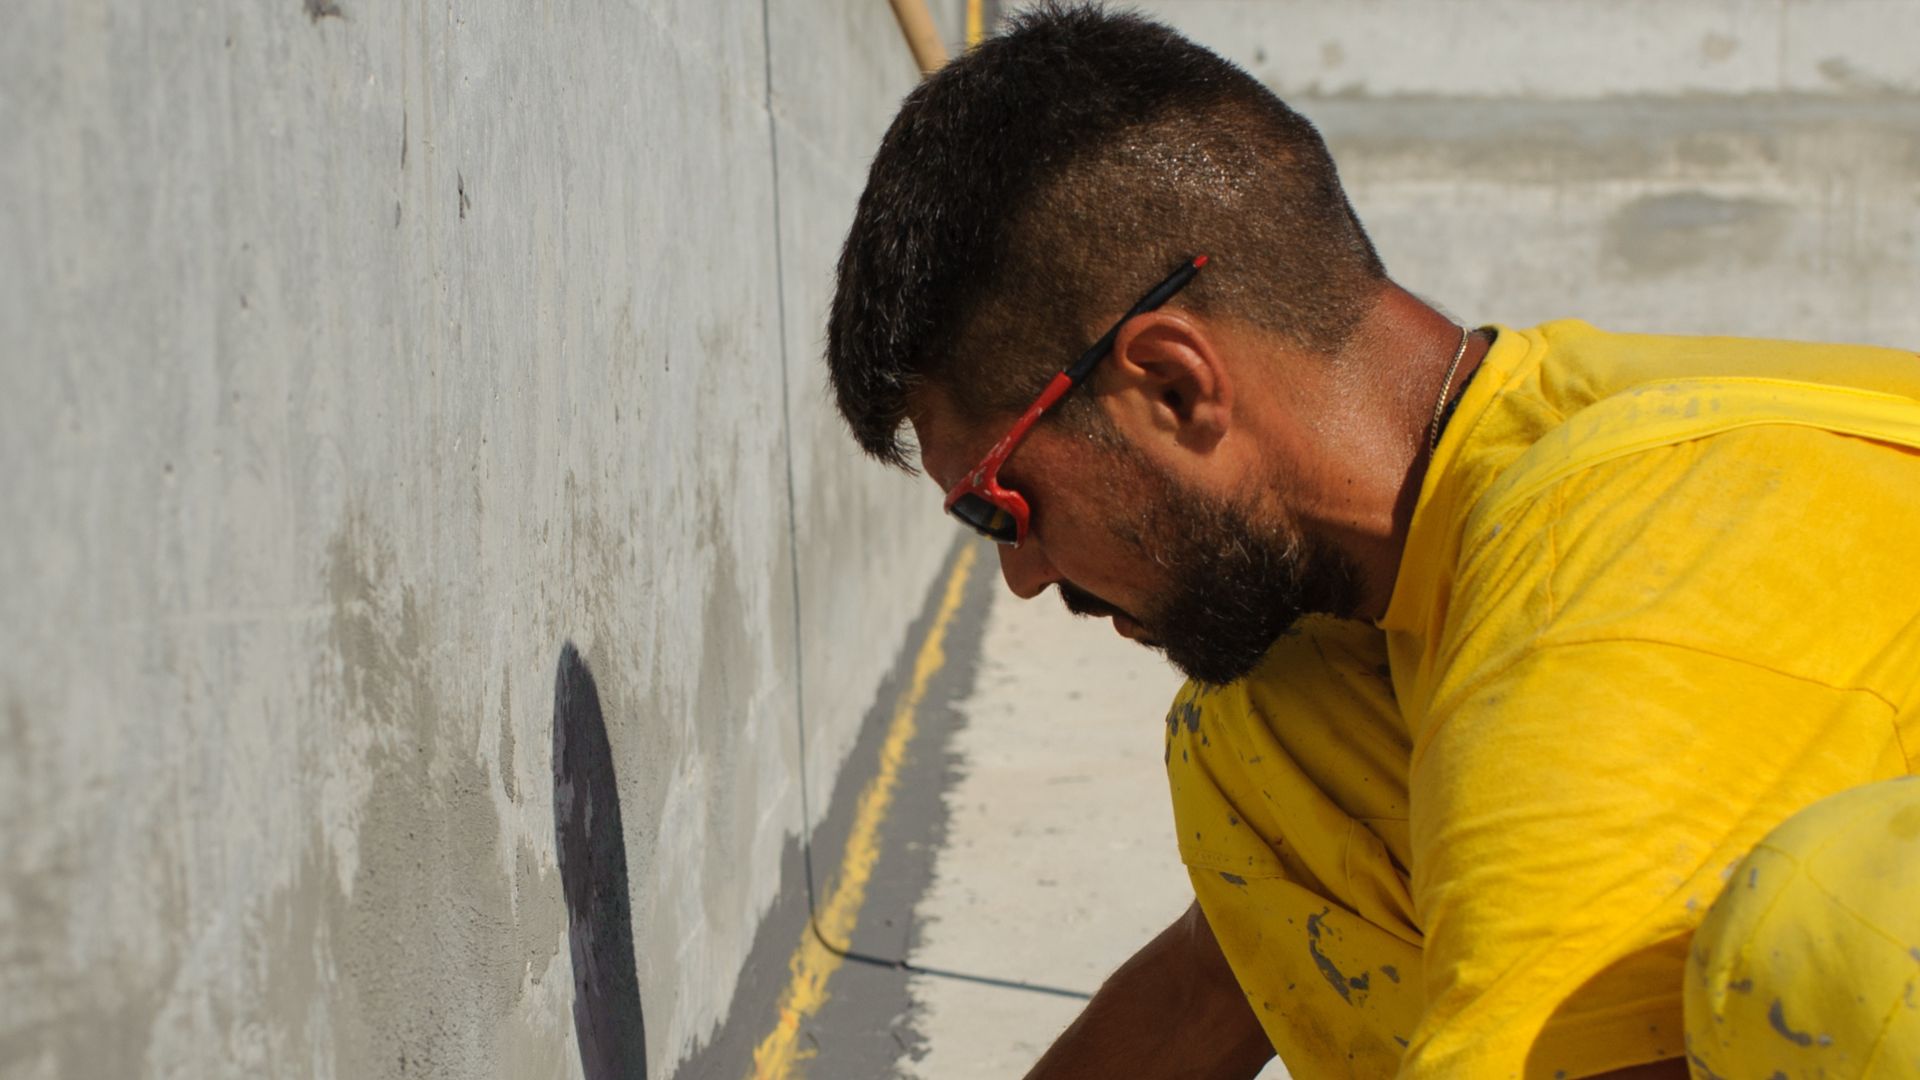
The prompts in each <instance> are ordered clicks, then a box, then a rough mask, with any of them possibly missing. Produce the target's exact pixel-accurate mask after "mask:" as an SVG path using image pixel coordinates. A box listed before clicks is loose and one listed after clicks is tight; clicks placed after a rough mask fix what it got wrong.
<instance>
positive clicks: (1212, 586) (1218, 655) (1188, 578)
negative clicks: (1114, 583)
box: [1114, 459, 1360, 686]
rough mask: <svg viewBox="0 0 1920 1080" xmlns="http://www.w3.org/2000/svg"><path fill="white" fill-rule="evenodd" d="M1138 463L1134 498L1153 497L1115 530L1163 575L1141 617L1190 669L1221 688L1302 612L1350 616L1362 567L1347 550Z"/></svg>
mask: <svg viewBox="0 0 1920 1080" xmlns="http://www.w3.org/2000/svg"><path fill="white" fill-rule="evenodd" d="M1136 462H1137V464H1138V465H1139V466H1140V468H1139V469H1137V470H1134V471H1137V472H1139V473H1148V474H1149V475H1146V476H1141V477H1140V479H1141V480H1142V481H1143V483H1142V484H1141V486H1140V487H1139V488H1136V490H1135V492H1134V496H1135V498H1138V497H1139V496H1140V495H1142V494H1145V495H1147V505H1146V506H1145V508H1144V510H1143V511H1142V513H1141V514H1140V515H1139V516H1138V519H1137V520H1135V521H1130V522H1125V523H1122V524H1120V525H1118V526H1116V527H1115V530H1114V532H1115V534H1116V535H1117V536H1118V537H1119V538H1120V539H1121V540H1122V541H1124V542H1126V543H1128V544H1131V545H1132V546H1133V547H1134V548H1135V549H1136V550H1138V551H1139V552H1140V554H1142V555H1144V556H1145V557H1147V558H1148V559H1151V560H1152V561H1153V562H1154V563H1155V564H1156V565H1158V566H1159V567H1160V569H1161V572H1162V573H1163V574H1164V575H1165V577H1166V585H1165V591H1164V592H1163V593H1162V594H1161V595H1159V596H1157V597H1155V598H1153V600H1152V602H1151V605H1150V606H1149V607H1147V608H1146V609H1145V610H1143V611H1140V612H1138V613H1136V618H1137V619H1138V621H1139V623H1140V625H1141V627H1142V628H1143V629H1144V630H1145V631H1146V633H1147V634H1148V636H1149V637H1150V638H1151V639H1152V640H1151V641H1150V644H1151V645H1152V646H1153V647H1155V648H1157V649H1159V650H1160V651H1161V652H1163V653H1165V654H1166V657H1167V659H1168V660H1169V661H1171V662H1172V663H1173V666H1174V667H1176V668H1179V669H1180V671H1181V672H1183V673H1184V674H1186V675H1187V677H1189V678H1192V679H1197V680H1199V681H1200V682H1203V683H1212V684H1214V685H1216V686H1224V685H1225V684H1227V683H1230V682H1233V681H1235V680H1236V679H1240V678H1242V677H1244V676H1245V675H1246V674H1247V673H1249V672H1251V671H1252V670H1253V669H1254V667H1255V666H1257V665H1258V664H1259V663H1260V658H1261V657H1263V656H1265V655H1266V653H1267V650H1268V649H1270V648H1272V646H1273V643H1274V642H1275V641H1278V640H1279V639H1280V637H1281V636H1282V635H1284V634H1287V633H1290V632H1291V631H1292V630H1293V629H1294V624H1295V623H1297V622H1299V620H1300V617H1301V616H1303V615H1308V614H1326V615H1334V616H1338V617H1341V618H1351V617H1352V616H1353V614H1354V612H1355V611H1357V610H1358V609H1359V606H1360V576H1359V570H1358V567H1356V566H1355V565H1354V564H1353V561H1352V560H1351V559H1349V558H1348V557H1347V555H1346V553H1345V552H1342V551H1340V550H1338V549H1336V548H1333V547H1331V546H1330V545H1325V544H1319V543H1315V542H1314V541H1313V540H1312V539H1311V538H1309V537H1307V536H1306V535H1304V534H1303V533H1301V532H1300V531H1299V530H1298V529H1297V528H1295V527H1293V526H1292V525H1291V524H1290V523H1284V522H1283V523H1274V524H1268V523H1264V522H1261V521H1260V516H1259V515H1258V514H1257V513H1256V512H1255V510H1254V508H1253V507H1251V506H1249V505H1247V503H1245V502H1242V501H1237V500H1231V499H1215V498H1212V497H1210V496H1207V495H1205V494H1203V493H1201V492H1197V491H1191V490H1187V489H1185V488H1183V487H1182V486H1181V485H1179V484H1178V483H1177V482H1176V481H1175V480H1174V479H1173V478H1172V477H1168V476H1164V475H1152V474H1151V473H1150V469H1151V467H1150V466H1148V465H1147V463H1146V462H1145V461H1144V460H1139V459H1136Z"/></svg>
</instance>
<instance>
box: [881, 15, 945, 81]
mask: <svg viewBox="0 0 1920 1080" xmlns="http://www.w3.org/2000/svg"><path fill="white" fill-rule="evenodd" d="M888 2H889V3H891V4H892V5H893V14H894V17H895V18H897V19H899V20H900V32H901V33H902V34H905V35H906V36H907V48H909V49H912V50H913V61H914V63H916V64H919V65H920V74H922V75H931V74H933V73H934V72H936V71H938V70H940V69H941V68H942V67H945V66H946V63H947V46H946V43H945V42H943V41H941V40H940V31H939V30H938V29H937V28H936V27H935V26H934V25H933V14H932V13H931V12H929V11H928V10H927V0H888Z"/></svg>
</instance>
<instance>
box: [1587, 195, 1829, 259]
mask: <svg viewBox="0 0 1920 1080" xmlns="http://www.w3.org/2000/svg"><path fill="white" fill-rule="evenodd" d="M1792 216H1793V211H1792V208H1791V207H1789V206H1787V205H1786V204H1785V203H1781V202H1778V201H1775V200H1772V199H1761V198H1754V197H1751V196H1742V197H1729V196H1723V195H1714V194H1711V193H1709V192H1705V191H1676V192H1669V193H1665V194H1660V195H1645V196H1642V197H1640V198H1638V199H1635V200H1633V201H1632V202H1630V203H1628V204H1626V205H1625V206H1623V207H1621V208H1620V209H1619V210H1618V211H1616V212H1615V213H1614V215H1613V217H1612V219H1611V220H1610V221H1608V223H1607V236H1606V253H1607V256H1608V258H1609V259H1610V260H1611V261H1612V262H1613V263H1614V264H1616V265H1617V266H1619V267H1621V268H1623V269H1625V270H1626V271H1627V272H1628V273H1629V274H1671V273H1675V272H1677V271H1682V270H1689V269H1693V268H1695V267H1699V266H1703V265H1708V264H1727V263H1745V264H1755V263H1762V262H1765V261H1767V260H1768V259H1771V258H1773V257H1774V255H1775V254H1776V253H1777V252H1778V251H1779V248H1780V243H1781V240H1782V239H1783V238H1784V237H1785V235H1786V230H1787V226H1788V224H1789V222H1790V220H1791V219H1792Z"/></svg>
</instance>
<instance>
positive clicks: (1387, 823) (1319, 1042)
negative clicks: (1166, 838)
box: [1167, 619, 1421, 1077]
mask: <svg viewBox="0 0 1920 1080" xmlns="http://www.w3.org/2000/svg"><path fill="white" fill-rule="evenodd" d="M1386 660H1387V657H1386V647H1385V641H1384V639H1383V638H1382V637H1381V635H1380V631H1378V630H1377V629H1375V628H1374V627H1372V626H1371V625H1368V624H1366V623H1356V622H1338V621H1335V620H1332V619H1307V620H1305V621H1303V622H1302V624H1301V630H1300V633H1298V634H1295V635H1292V636H1289V637H1287V638H1284V639H1282V640H1281V641H1280V643H1279V644H1278V645H1276V646H1275V647H1274V648H1273V650H1272V651H1270V652H1269V653H1268V654H1267V657H1266V659H1265V660H1264V661H1262V663H1261V667H1260V669H1259V672H1258V673H1257V674H1256V675H1255V676H1253V677H1252V678H1249V679H1244V680H1242V681H1240V682H1237V683H1234V684H1233V685H1231V686H1228V687H1224V688H1219V689H1213V688H1208V687H1206V686H1203V685H1201V684H1198V683H1189V684H1188V685H1187V686H1186V687H1185V688H1184V689H1182V690H1181V692H1180V694H1179V696H1178V697H1177V698H1176V699H1175V700H1174V703H1173V708H1172V709H1171V710H1170V711H1169V712H1168V714H1167V776H1168V781H1169V783H1170V785H1171V787H1172V791H1173V805H1174V819H1175V823H1176V825H1177V826H1178V828H1179V838H1180V856H1181V859H1182V861H1184V862H1185V863H1186V865H1187V871H1188V875H1189V876H1190V877H1191V878H1192V880H1193V889H1194V894H1195V895H1196V896H1197V897H1198V898H1199V900H1200V906H1201V909H1202V910H1203V911H1204V912H1205V913H1206V915H1207V922H1208V925H1209V926H1211V927H1212V928H1213V932H1214V936H1215V937H1216V938H1217V939H1219V942H1220V948H1221V951H1222V952H1223V953H1225V954H1226V957H1227V961H1228V963H1229V964H1231V965H1232V967H1233V969H1234V974H1235V976H1236V977H1237V978H1238V980H1239V982H1240V986H1241V989H1242V990H1244V991H1245V992H1246V994H1247V1000H1248V1003H1249V1004H1251V1005H1252V1006H1253V1010H1254V1013H1255V1014H1256V1015H1257V1016H1259V1017H1260V1021H1261V1024H1262V1025H1263V1026H1264V1027H1265V1028H1266V1031H1267V1035H1268V1037H1269V1038H1270V1039H1271V1040H1272V1041H1273V1045H1274V1047H1275V1049H1276V1050H1278V1051H1279V1053H1280V1056H1281V1059H1282V1060H1284V1061H1285V1062H1287V1064H1288V1066H1289V1068H1291V1069H1292V1070H1293V1071H1294V1073H1295V1075H1296V1076H1300V1077H1313V1076H1317V1075H1340V1076H1347V1075H1351V1076H1357V1077H1380V1076H1390V1075H1392V1073H1393V1070H1394V1068H1395V1067H1396V1066H1397V1064H1398V1063H1399V1060H1400V1054H1401V1052H1402V1050H1403V1049H1404V1047H1405V1046H1406V1044H1407V1040H1408V1039H1409V1038H1410V1037H1411V1036H1412V1035H1413V1030H1414V1026H1415V1024H1416V1023H1417V1022H1418V1021H1419V1018H1420V1009H1421V994H1420V934H1419V932H1418V931H1417V930H1416V929H1415V928H1414V917H1413V900H1412V897H1411V895H1410V894H1409V892H1408V887H1407V876H1406V872H1405V870H1404V867H1405V865H1406V861H1407V852H1408V841H1407V754H1408V750H1409V746H1408V742H1407V732H1406V726H1405V725H1404V724H1402V723H1401V722H1400V714H1399V711H1398V710H1397V709H1395V708H1394V704H1393V696H1392V689H1391V687H1390V685H1389V683H1388V681H1387V673H1386ZM1323 720H1324V721H1326V722H1316V721H1323ZM1302 721H1304V722H1302ZM1308 1062H1312V1063H1315V1071H1311V1072H1309V1071H1304V1070H1305V1069H1306V1068H1307V1066H1306V1064H1305V1063H1308Z"/></svg>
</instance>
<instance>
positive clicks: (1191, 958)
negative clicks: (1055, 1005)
mask: <svg viewBox="0 0 1920 1080" xmlns="http://www.w3.org/2000/svg"><path fill="white" fill-rule="evenodd" d="M1272 1058H1273V1046H1272V1044H1271V1043H1269V1042H1268V1041H1267V1036H1266V1033H1265V1032H1264V1031H1262V1030H1261V1029H1260V1020H1259V1018H1258V1017H1256V1016H1254V1014H1253V1009H1252V1007H1251V1006H1249V1005H1248V1004H1247V998H1246V995H1244V994H1242V993H1241V992H1240V985H1239V983H1237V982H1235V981H1234V978H1233V969H1232V968H1230V967H1228V966H1227V958H1226V957H1225V956H1224V955H1222V954H1221V952H1220V945H1219V943H1217V942H1216V941H1214V938H1213V930H1212V928H1210V927H1209V926H1208V925H1207V919H1206V916H1205V915H1203V914H1201V912H1200V905H1199V903H1197V902H1196V903H1195V904H1194V905H1193V906H1192V907H1189V908H1188V909H1187V910H1186V912H1185V914H1183V915H1181V916H1180V917H1179V918H1177V919H1175V920H1174V921H1173V925H1171V926H1169V927H1167V928H1166V929H1165V930H1162V931H1161V932H1160V934H1159V935H1158V936H1157V937H1155V938H1154V939H1153V940H1152V941H1150V942H1148V943H1147V944H1146V947H1145V948H1142V949H1141V950H1140V951H1139V952H1137V953H1135V954H1133V956H1132V957H1131V958H1130V959H1128V960H1127V962H1126V963H1124V964H1122V965H1120V969H1119V970H1118V971H1115V972H1114V973H1113V974H1112V975H1111V976H1109V977H1108V978H1107V981H1106V982H1105V983H1103V984H1102V985H1101V987H1100V990H1099V992H1098V993H1096V994H1094V995H1093V1000H1092V1001H1090V1002H1088V1003H1087V1007H1086V1009H1085V1010H1084V1011H1082V1012H1081V1014H1080V1016H1079V1018H1078V1019H1076V1020H1074V1022H1073V1023H1072V1024H1071V1025H1069V1026H1068V1027H1067V1030H1066V1031H1065V1032H1063V1033H1062V1034H1061V1035H1060V1037H1059V1038H1058V1039H1056V1040H1054V1043H1053V1047H1052V1048H1051V1049H1049V1050H1048V1051H1047V1053H1046V1056H1045V1057H1042V1058H1041V1059H1040V1063H1039V1064H1038V1065H1035V1066H1034V1067H1033V1071H1032V1072H1029V1073H1028V1074H1027V1080H1079V1078H1081V1077H1087V1078H1092V1077H1100V1078H1103V1080H1104V1078H1106V1077H1113V1076H1134V1077H1140V1078H1141V1080H1156V1078H1160V1080H1172V1078H1174V1077H1192V1078H1195V1080H1247V1078H1249V1077H1252V1076H1253V1075H1254V1074H1256V1073H1258V1072H1259V1071H1260V1069H1261V1067H1262V1066H1264V1065H1265V1064H1266V1063H1267V1062H1268V1061H1269V1060H1271V1059H1272Z"/></svg>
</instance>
